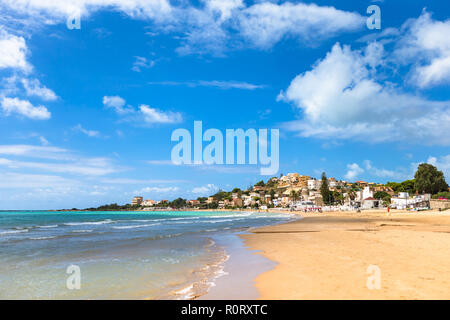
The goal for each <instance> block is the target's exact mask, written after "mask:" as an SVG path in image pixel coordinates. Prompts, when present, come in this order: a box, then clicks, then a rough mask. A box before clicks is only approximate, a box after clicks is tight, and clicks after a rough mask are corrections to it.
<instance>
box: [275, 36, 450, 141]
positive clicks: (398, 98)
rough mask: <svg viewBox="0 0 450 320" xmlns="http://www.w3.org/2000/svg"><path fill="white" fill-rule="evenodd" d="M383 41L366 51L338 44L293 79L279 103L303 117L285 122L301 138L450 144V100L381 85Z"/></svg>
mask: <svg viewBox="0 0 450 320" xmlns="http://www.w3.org/2000/svg"><path fill="white" fill-rule="evenodd" d="M383 55H384V50H383V46H382V45H381V44H380V43H377V42H374V43H371V44H369V45H368V46H367V47H366V48H365V50H352V49H351V48H350V47H349V46H341V45H340V44H339V43H337V44H335V45H334V46H333V48H332V49H331V51H330V52H329V53H328V54H327V55H326V57H325V58H323V59H322V60H319V61H318V62H317V63H316V64H315V65H314V66H313V67H312V69H311V70H310V71H307V72H304V73H302V74H299V75H298V76H297V77H295V78H294V79H293V80H292V82H291V84H290V85H289V87H288V89H287V90H286V91H285V92H282V93H280V95H279V100H284V101H288V102H291V103H293V104H294V105H295V106H296V107H297V108H298V109H299V110H301V112H302V114H303V119H302V120H298V121H292V122H289V123H287V124H285V128H286V129H288V130H292V131H297V132H298V133H299V135H300V136H303V137H316V138H323V139H330V138H331V139H354V140H359V141H365V142H386V141H404V140H409V141H411V142H413V143H424V144H441V145H449V144H450V136H448V137H446V136H445V135H442V130H441V128H446V127H450V112H449V111H450V101H443V102H440V101H431V100H427V99H425V98H422V97H421V96H420V95H417V94H414V95H413V94H409V93H406V92H403V91H402V90H400V89H399V88H397V87H396V86H394V85H392V84H390V83H389V82H386V81H379V75H378V73H377V69H376V68H377V67H382V66H383V64H384V59H383Z"/></svg>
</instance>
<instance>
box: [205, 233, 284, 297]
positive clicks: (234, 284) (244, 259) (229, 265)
mask: <svg viewBox="0 0 450 320" xmlns="http://www.w3.org/2000/svg"><path fill="white" fill-rule="evenodd" d="M214 241H216V243H217V244H218V245H222V246H225V248H226V251H227V253H228V254H229V259H228V260H227V261H226V262H225V264H224V269H223V271H224V275H222V276H220V277H219V278H217V279H216V280H215V281H214V282H215V285H214V286H213V287H212V288H211V289H210V290H209V291H208V293H206V294H205V295H202V296H200V297H198V298H197V299H198V300H211V299H212V300H214V299H215V300H238V299H240V300H243V299H258V297H259V292H258V290H257V289H256V287H255V281H254V279H255V278H256V277H257V276H258V275H259V274H261V273H264V272H266V271H268V270H271V269H273V268H274V267H275V265H276V264H275V263H274V262H273V261H271V260H269V259H267V258H265V257H263V256H261V255H256V254H255V253H256V251H251V250H249V249H248V248H247V247H245V245H244V241H243V240H242V239H241V238H240V237H238V236H237V235H236V234H230V235H227V236H221V237H220V238H215V239H214Z"/></svg>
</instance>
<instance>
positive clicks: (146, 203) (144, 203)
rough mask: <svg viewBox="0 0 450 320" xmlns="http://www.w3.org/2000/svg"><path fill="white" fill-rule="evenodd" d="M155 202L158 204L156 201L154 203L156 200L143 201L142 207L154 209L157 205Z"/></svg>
mask: <svg viewBox="0 0 450 320" xmlns="http://www.w3.org/2000/svg"><path fill="white" fill-rule="evenodd" d="M155 202H156V201H154V200H151V199H146V200H144V201H142V204H141V205H142V206H143V207H152V206H154V205H155Z"/></svg>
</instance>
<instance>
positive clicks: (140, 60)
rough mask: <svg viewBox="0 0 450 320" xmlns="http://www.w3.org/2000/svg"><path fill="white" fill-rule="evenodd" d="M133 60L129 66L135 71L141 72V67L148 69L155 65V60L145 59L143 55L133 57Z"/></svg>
mask: <svg viewBox="0 0 450 320" xmlns="http://www.w3.org/2000/svg"><path fill="white" fill-rule="evenodd" d="M134 58H135V60H134V62H133V67H132V68H131V70H133V71H135V72H141V69H148V68H152V67H153V66H154V65H155V61H152V60H150V61H149V60H147V58H144V57H138V56H136V57H134Z"/></svg>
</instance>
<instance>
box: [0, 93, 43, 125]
mask: <svg viewBox="0 0 450 320" xmlns="http://www.w3.org/2000/svg"><path fill="white" fill-rule="evenodd" d="M1 106H2V109H3V112H4V113H5V114H6V115H7V116H9V115H10V114H12V113H16V114H20V115H22V116H25V117H27V118H30V119H34V120H47V119H50V117H51V113H50V112H49V111H48V110H47V108H46V107H44V106H34V105H32V104H31V102H29V101H27V100H20V99H18V98H3V99H2V101H1Z"/></svg>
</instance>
